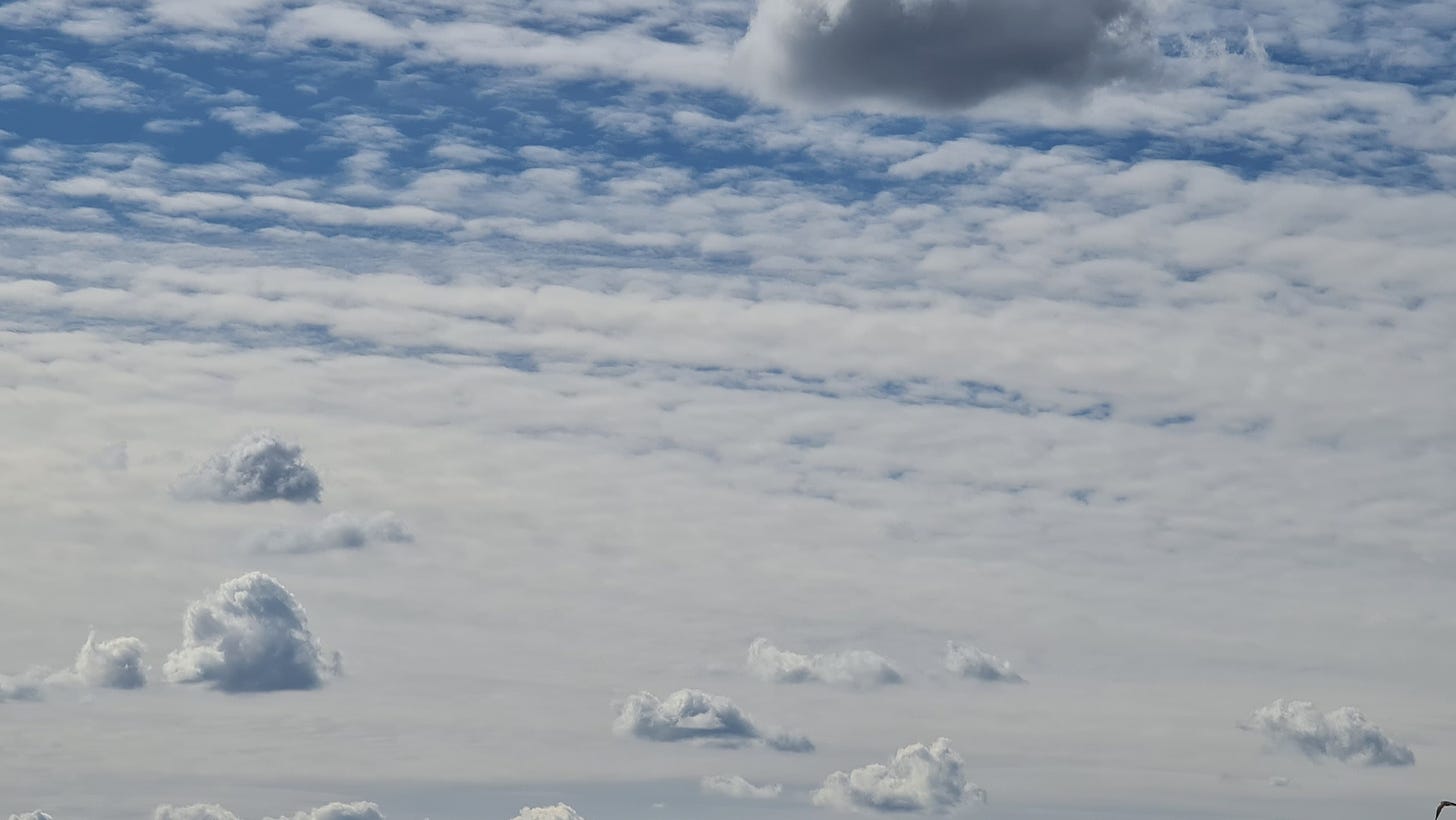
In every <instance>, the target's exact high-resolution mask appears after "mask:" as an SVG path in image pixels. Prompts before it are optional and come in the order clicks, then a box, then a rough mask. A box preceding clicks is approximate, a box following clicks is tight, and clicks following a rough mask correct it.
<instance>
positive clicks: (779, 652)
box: [748, 638, 905, 689]
mask: <svg viewBox="0 0 1456 820" xmlns="http://www.w3.org/2000/svg"><path fill="white" fill-rule="evenodd" d="M748 671H749V672H751V673H752V674H753V675H754V677H757V678H759V679H760V680H766V681H769V682H772V683H810V682H817V683H828V684H832V685H835V686H848V687H851V688H856V689H865V688H873V687H876V686H886V685H891V684H896V683H904V682H905V678H904V676H902V675H901V674H900V671H899V670H898V669H896V668H895V667H894V665H893V664H891V663H890V661H888V660H887V659H885V658H884V657H883V656H881V655H879V654H877V653H875V652H871V651H869V650H867V649H851V650H848V651H845V652H828V653H823V654H817V655H803V654H800V653H798V652H790V651H787V650H784V649H779V648H778V647H776V646H774V645H773V644H771V643H769V641H768V639H767V638H758V639H757V640H755V641H754V642H753V643H752V644H750V645H749V647H748Z"/></svg>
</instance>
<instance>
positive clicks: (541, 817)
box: [515, 803, 583, 820]
mask: <svg viewBox="0 0 1456 820" xmlns="http://www.w3.org/2000/svg"><path fill="white" fill-rule="evenodd" d="M515 820H583V818H582V816H581V815H579V814H577V813H576V809H573V808H572V807H570V806H568V805H566V804H565V803H557V804H556V805H554V806H542V807H541V808H538V809H533V808H529V807H527V808H522V809H521V813H520V814H518V815H516V817H515Z"/></svg>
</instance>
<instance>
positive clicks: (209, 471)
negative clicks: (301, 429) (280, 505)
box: [172, 431, 322, 504]
mask: <svg viewBox="0 0 1456 820" xmlns="http://www.w3.org/2000/svg"><path fill="white" fill-rule="evenodd" d="M321 492H322V486H321V485H320V482H319V477H318V473H316V472H314V469H313V468H312V467H310V466H309V465H308V464H307V463H305V462H304V460H303V448H302V447H299V446H298V445H296V444H290V443H288V442H286V441H283V440H282V439H280V438H278V437H277V436H275V435H273V434H272V433H268V432H263V431H259V432H255V433H250V434H248V435H246V436H243V438H242V439H240V440H239V441H238V442H237V443H236V444H234V445H233V446H232V447H231V448H229V449H228V450H227V451H226V452H223V453H218V454H217V455H215V456H212V457H211V458H209V459H208V460H207V461H205V462H203V464H202V465H201V466H199V467H198V468H197V469H195V470H193V471H192V472H191V473H188V474H187V475H185V476H182V478H180V479H178V481H177V483H176V484H175V485H174V486H173V487H172V494H173V495H175V496H176V497H178V498H181V499H185V500H190V501H195V500H205V501H223V502H231V503H238V504H247V503H252V502H255V501H272V500H274V499H282V500H284V501H292V502H294V503H302V502H305V501H313V502H317V501H318V500H319V496H320V493H321Z"/></svg>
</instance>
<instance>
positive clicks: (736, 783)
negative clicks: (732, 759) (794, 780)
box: [698, 774, 784, 800]
mask: <svg viewBox="0 0 1456 820" xmlns="http://www.w3.org/2000/svg"><path fill="white" fill-rule="evenodd" d="M698 785H699V787H701V788H702V790H703V792H704V793H706V794H717V795H722V796H723V797H733V798H737V799H739V800H772V799H774V798H775V797H778V796H779V795H780V794H783V791H784V787H783V786H780V785H773V786H755V785H753V784H752V783H749V782H748V781H747V780H745V779H743V777H742V776H740V775H736V774H715V775H709V776H708V777H705V778H703V779H702V780H700V781H699V782H698Z"/></svg>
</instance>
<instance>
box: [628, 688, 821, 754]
mask: <svg viewBox="0 0 1456 820" xmlns="http://www.w3.org/2000/svg"><path fill="white" fill-rule="evenodd" d="M612 730H613V731H614V732H616V734H617V735H619V736H622V737H636V738H641V739H642V740H652V741H657V742H660V743H675V742H678V741H683V740H689V741H698V742H702V743H707V744H711V745H715V746H729V747H734V746H743V745H747V744H750V743H762V744H764V745H766V746H768V747H770V748H773V749H778V750H779V751H783V752H812V751H814V744H813V743H812V742H811V741H810V740H809V738H807V737H804V736H803V735H797V734H791V733H786V732H765V731H762V730H760V729H759V727H758V726H756V725H755V724H754V722H753V720H752V719H750V718H749V716H748V715H747V714H745V713H744V712H743V710H742V709H739V708H738V706H737V705H736V704H734V703H733V701H731V700H729V699H728V698H725V697H722V696H720V695H710V694H708V693H707V692H702V691H699V690H697V689H679V690H678V691H676V692H673V693H672V694H671V695H668V696H667V697H666V698H665V699H663V700H658V699H657V698H656V697H654V696H653V695H652V694H651V693H649V692H638V693H637V694H635V695H632V696H631V697H629V698H627V700H626V702H625V703H623V704H622V708H621V711H620V712H619V713H618V714H617V720H616V722H615V723H614V724H613V725H612Z"/></svg>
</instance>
